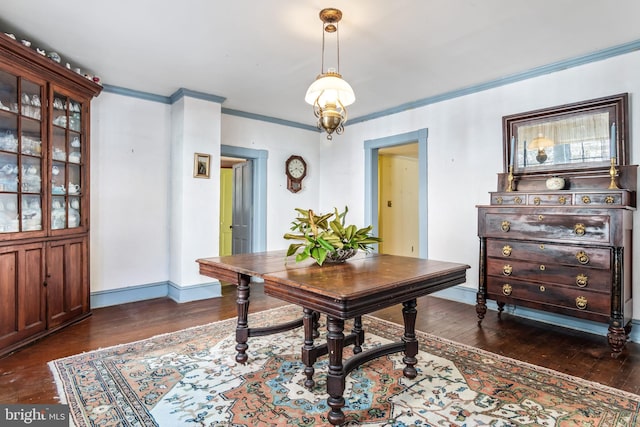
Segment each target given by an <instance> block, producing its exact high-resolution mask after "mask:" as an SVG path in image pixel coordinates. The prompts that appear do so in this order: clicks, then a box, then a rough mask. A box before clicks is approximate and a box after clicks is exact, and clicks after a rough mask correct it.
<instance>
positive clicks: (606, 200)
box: [604, 196, 616, 205]
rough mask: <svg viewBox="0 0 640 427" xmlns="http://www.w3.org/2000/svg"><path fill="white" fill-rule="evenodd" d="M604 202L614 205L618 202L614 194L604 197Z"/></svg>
mask: <svg viewBox="0 0 640 427" xmlns="http://www.w3.org/2000/svg"><path fill="white" fill-rule="evenodd" d="M604 202H605V203H606V204H608V205H612V204H614V203H615V202H616V199H615V197H613V196H607V197H605V198H604Z"/></svg>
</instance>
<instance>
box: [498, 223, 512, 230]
mask: <svg viewBox="0 0 640 427" xmlns="http://www.w3.org/2000/svg"><path fill="white" fill-rule="evenodd" d="M500 227H501V228H502V231H504V232H507V231H509V230H510V229H511V223H510V222H509V221H502V224H501V225H500Z"/></svg>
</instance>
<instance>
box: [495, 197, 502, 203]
mask: <svg viewBox="0 0 640 427" xmlns="http://www.w3.org/2000/svg"><path fill="white" fill-rule="evenodd" d="M496 203H497V204H499V205H501V204H502V196H498V197H496Z"/></svg>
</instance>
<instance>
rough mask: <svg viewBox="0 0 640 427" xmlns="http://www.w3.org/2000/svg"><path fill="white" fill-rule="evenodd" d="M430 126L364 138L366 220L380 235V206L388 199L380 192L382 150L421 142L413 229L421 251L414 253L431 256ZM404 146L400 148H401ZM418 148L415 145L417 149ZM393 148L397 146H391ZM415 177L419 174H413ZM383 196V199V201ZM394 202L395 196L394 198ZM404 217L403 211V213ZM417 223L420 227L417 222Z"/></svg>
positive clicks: (414, 254)
mask: <svg viewBox="0 0 640 427" xmlns="http://www.w3.org/2000/svg"><path fill="white" fill-rule="evenodd" d="M427 135H428V131H427V129H426V128H425V129H420V130H417V131H414V132H408V133H404V134H399V135H393V136H389V137H385V138H379V139H372V140H367V141H365V142H364V149H365V222H366V223H367V224H372V225H373V231H374V233H375V234H376V235H380V225H381V224H380V210H381V206H382V205H383V204H384V205H386V203H387V201H388V199H387V200H382V199H381V194H380V170H379V164H380V151H381V150H382V154H383V155H384V154H385V151H384V150H385V149H390V148H392V147H400V146H405V145H412V144H416V145H417V153H418V154H417V181H416V182H415V183H414V186H415V187H414V190H415V191H416V192H417V229H414V231H413V233H414V235H415V236H416V239H417V246H418V248H417V251H416V250H415V248H414V253H413V255H412V256H417V257H419V258H427V257H428V235H427V232H428V209H427V208H428V194H427V190H428V186H427V177H428V175H427ZM398 149H400V148H398ZM413 149H414V148H412V150H413ZM391 151H393V150H391ZM413 179H414V180H415V179H416V178H413ZM381 200H382V201H381ZM391 203H392V206H393V199H391ZM399 216H400V218H402V215H401V213H400V215H399ZM414 227H416V226H415V225H414Z"/></svg>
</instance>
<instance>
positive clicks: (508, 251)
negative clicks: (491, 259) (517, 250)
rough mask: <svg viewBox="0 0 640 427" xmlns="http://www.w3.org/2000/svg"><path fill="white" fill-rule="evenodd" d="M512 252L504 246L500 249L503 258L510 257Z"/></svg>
mask: <svg viewBox="0 0 640 427" xmlns="http://www.w3.org/2000/svg"><path fill="white" fill-rule="evenodd" d="M512 250H513V249H512V248H511V246H509V245H504V246H503V247H502V255H504V256H511V251H512Z"/></svg>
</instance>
